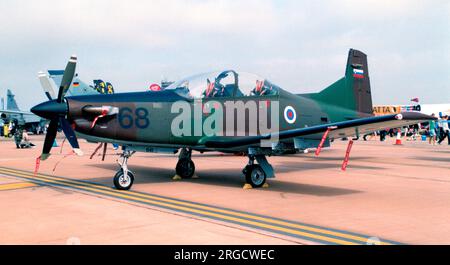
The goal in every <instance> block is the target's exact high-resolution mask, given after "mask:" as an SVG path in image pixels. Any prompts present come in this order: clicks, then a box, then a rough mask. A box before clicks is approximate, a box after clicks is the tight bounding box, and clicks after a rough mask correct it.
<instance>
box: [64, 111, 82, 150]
mask: <svg viewBox="0 0 450 265" xmlns="http://www.w3.org/2000/svg"><path fill="white" fill-rule="evenodd" d="M59 122H60V124H61V127H62V129H63V132H64V134H65V135H66V138H67V140H68V141H69V143H70V146H72V149H73V151H74V152H75V154H77V155H79V156H82V155H83V152H82V151H81V149H80V146H79V145H78V140H77V137H76V135H75V132H74V131H73V129H72V126H70V124H69V122H68V121H67V120H66V119H65V118H64V117H60V118H59Z"/></svg>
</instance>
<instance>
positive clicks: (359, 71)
mask: <svg viewBox="0 0 450 265" xmlns="http://www.w3.org/2000/svg"><path fill="white" fill-rule="evenodd" d="M353 77H354V78H364V70H362V69H353Z"/></svg>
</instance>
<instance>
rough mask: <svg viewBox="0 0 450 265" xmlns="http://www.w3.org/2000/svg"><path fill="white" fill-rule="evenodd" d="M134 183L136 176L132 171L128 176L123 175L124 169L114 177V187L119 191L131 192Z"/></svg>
mask: <svg viewBox="0 0 450 265" xmlns="http://www.w3.org/2000/svg"><path fill="white" fill-rule="evenodd" d="M133 182H134V175H133V173H131V171H128V174H127V176H125V174H124V173H123V170H122V169H119V170H118V171H117V173H116V175H114V186H115V187H116V189H118V190H129V189H130V188H131V186H132V185H133Z"/></svg>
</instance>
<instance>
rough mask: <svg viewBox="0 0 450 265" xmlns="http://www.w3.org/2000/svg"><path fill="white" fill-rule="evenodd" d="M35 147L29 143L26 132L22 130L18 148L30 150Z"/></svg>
mask: <svg viewBox="0 0 450 265" xmlns="http://www.w3.org/2000/svg"><path fill="white" fill-rule="evenodd" d="M33 146H35V145H34V144H33V143H32V142H30V136H29V135H28V133H27V131H26V130H23V133H22V140H21V142H20V148H30V147H33Z"/></svg>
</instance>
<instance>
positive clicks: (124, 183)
mask: <svg viewBox="0 0 450 265" xmlns="http://www.w3.org/2000/svg"><path fill="white" fill-rule="evenodd" d="M134 153H136V151H129V150H124V151H123V153H122V154H121V155H120V157H119V159H118V160H117V163H119V165H120V169H119V170H118V171H117V172H116V175H114V179H113V182H114V186H115V187H116V189H118V190H129V189H130V188H131V186H132V185H133V182H134V174H133V173H132V172H131V171H130V170H128V159H129V158H130V157H131V156H132V155H133V154H134Z"/></svg>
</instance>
